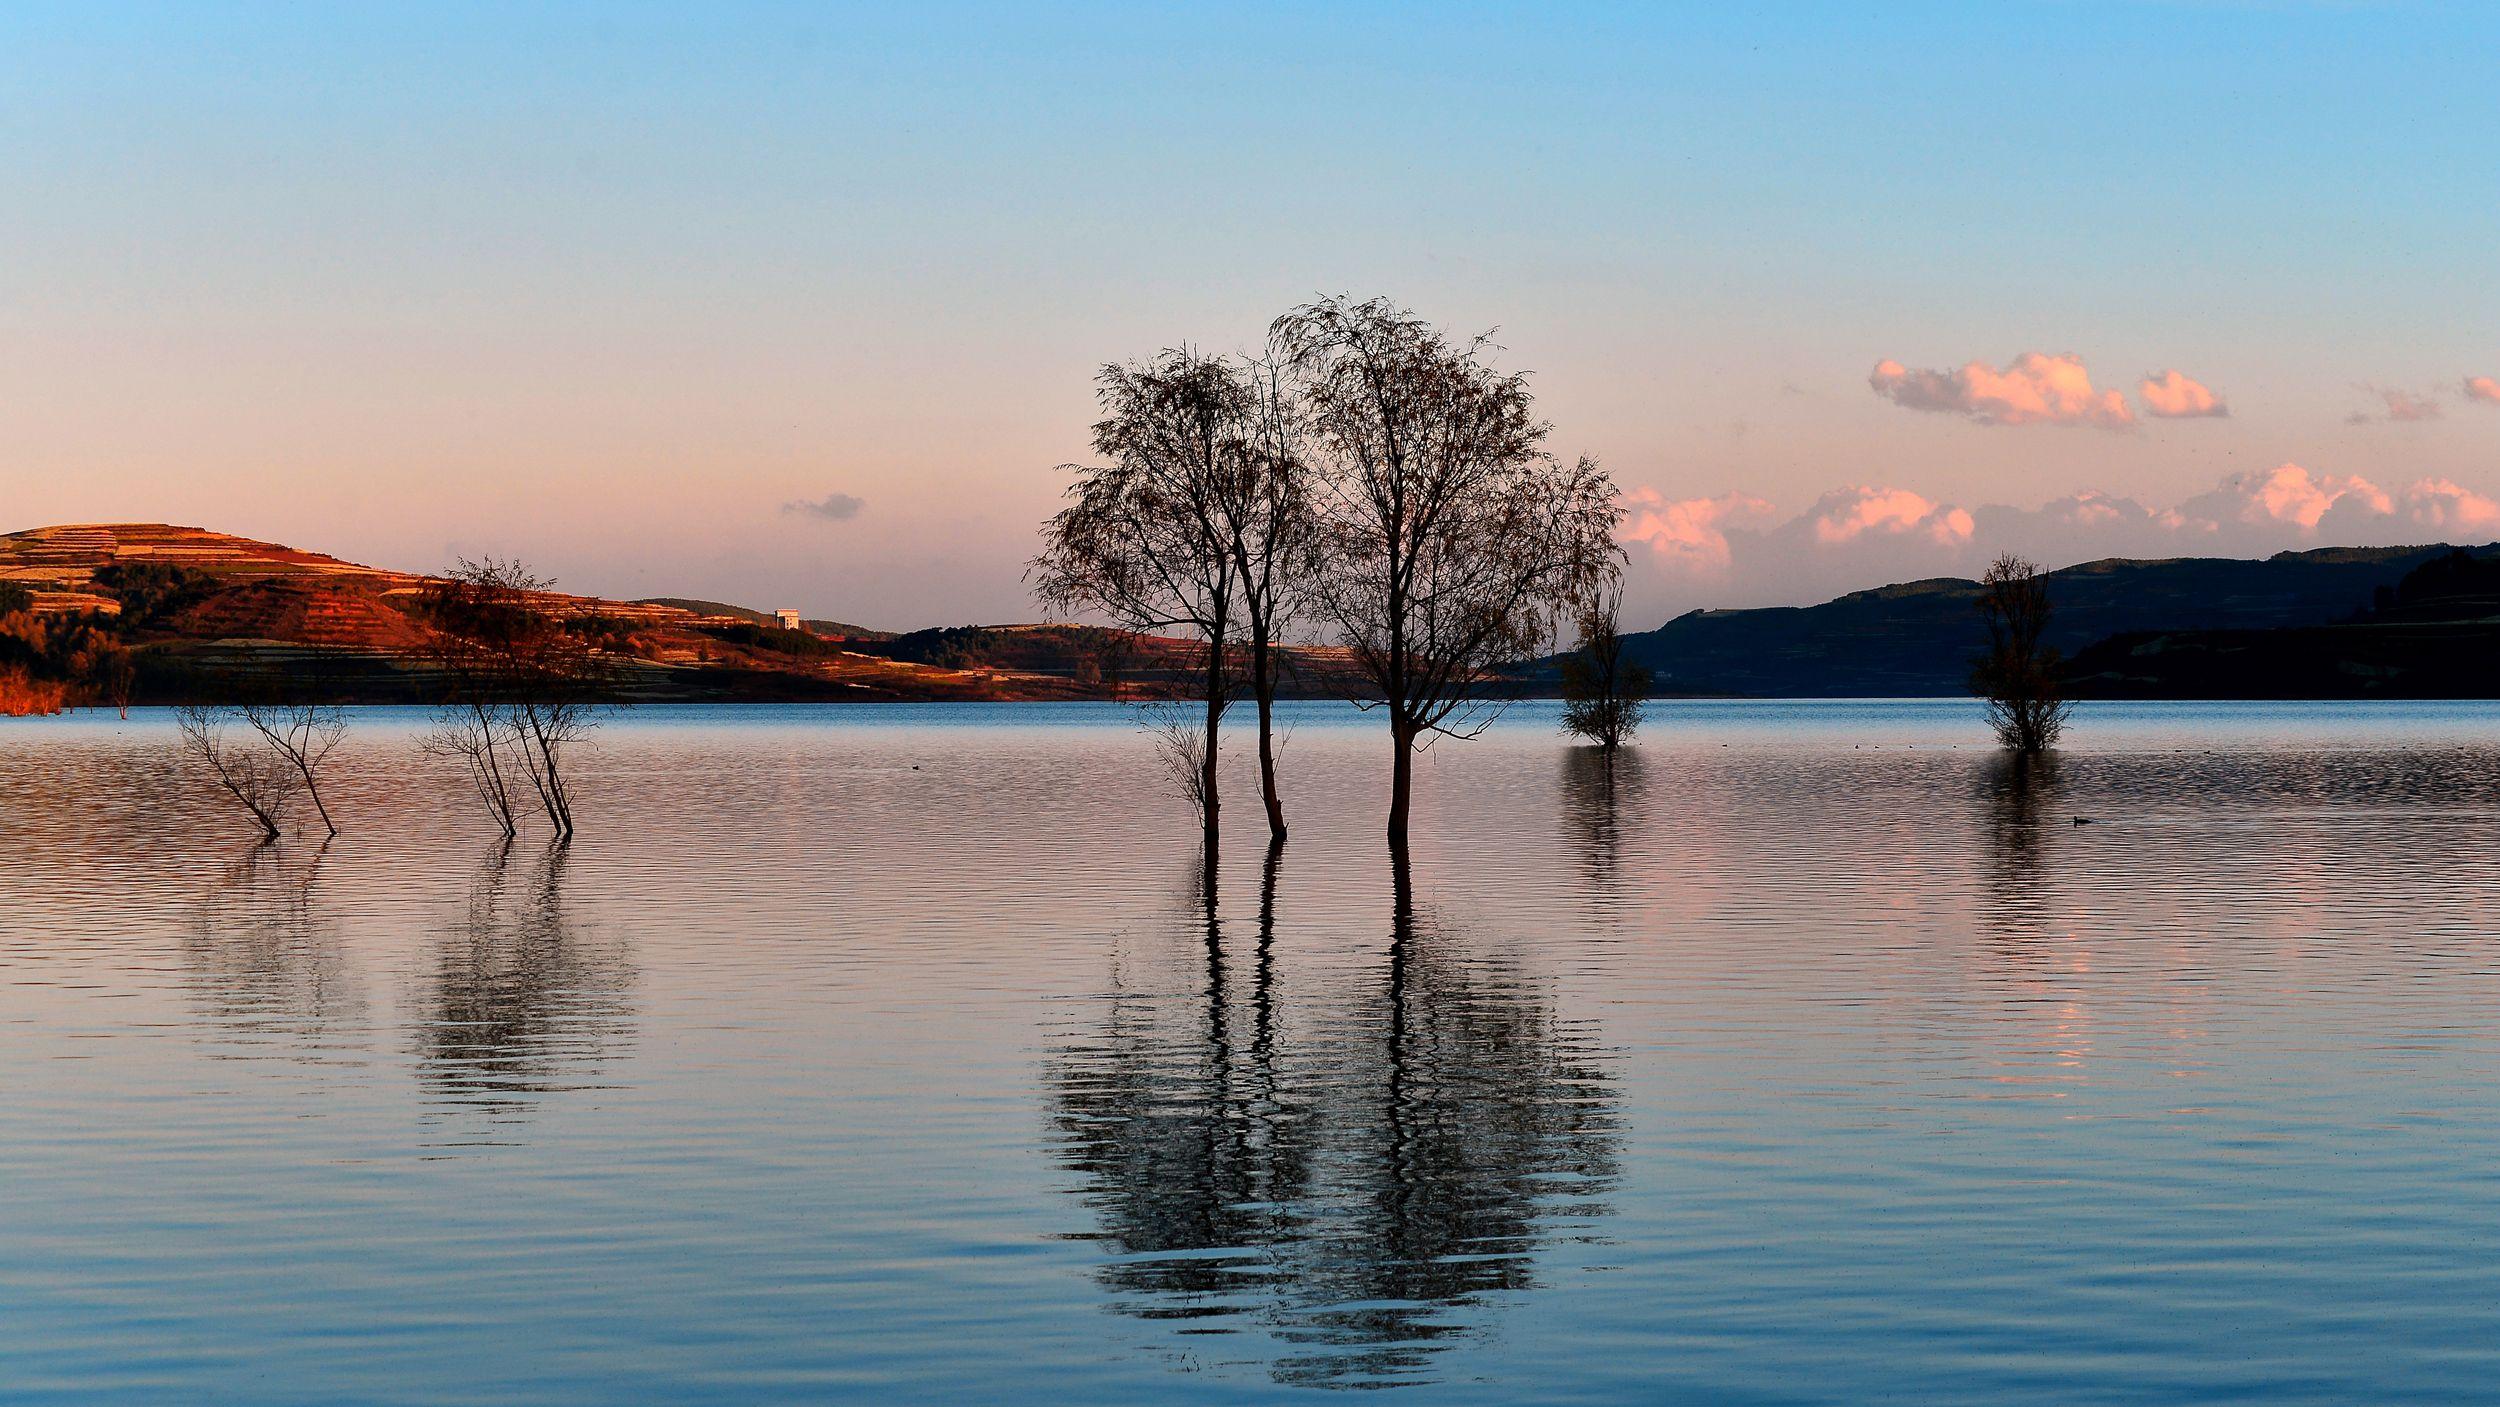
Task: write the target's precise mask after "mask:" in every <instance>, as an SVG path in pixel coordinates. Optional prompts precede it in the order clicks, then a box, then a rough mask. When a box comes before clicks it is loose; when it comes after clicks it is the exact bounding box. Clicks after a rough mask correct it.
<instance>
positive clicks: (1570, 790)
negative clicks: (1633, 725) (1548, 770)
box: [1562, 747, 1648, 908]
mask: <svg viewBox="0 0 2500 1407" xmlns="http://www.w3.org/2000/svg"><path fill="white" fill-rule="evenodd" d="M1562 759H1563V760H1562V769H1563V774H1562V809H1563V819H1564V822H1565V824H1566V826H1567V828H1568V829H1569V831H1570V834H1571V840H1572V843H1573V850H1574V851H1575V853H1576V854H1577V856H1578V858H1579V862H1580V873H1581V876H1582V878H1584V879H1586V880H1587V881H1588V889H1587V892H1588V896H1589V898H1590V899H1591V900H1592V901H1593V902H1595V903H1596V904H1598V905H1599V906H1600V907H1603V908H1612V907H1613V906H1614V904H1615V903H1616V902H1617V901H1618V899H1619V897H1620V885H1619V883H1618V881H1619V880H1620V879H1621V876H1622V870H1623V852H1624V840H1625V833H1626V831H1627V830H1628V829H1636V828H1637V827H1638V825H1639V823H1640V821H1641V819H1642V815H1643V812H1642V809H1641V801H1642V794H1643V792H1644V790H1645V789H1646V787H1647V785H1648V772H1647V770H1646V768H1647V765H1648V764H1647V763H1646V762H1644V761H1643V760H1642V758H1641V754H1640V750H1639V749H1637V748H1623V749H1620V750H1618V751H1616V752H1615V753H1613V754H1612V755H1609V754H1608V753H1607V752H1606V750H1605V749H1603V748H1595V747H1571V748H1565V749H1563V753H1562ZM1627 821H1628V822H1630V823H1631V824H1630V826H1627V825H1626V822H1627Z"/></svg>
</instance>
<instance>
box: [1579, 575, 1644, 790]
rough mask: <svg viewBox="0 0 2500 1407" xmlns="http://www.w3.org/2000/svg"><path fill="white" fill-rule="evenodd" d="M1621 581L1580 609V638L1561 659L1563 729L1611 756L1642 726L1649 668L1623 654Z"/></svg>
mask: <svg viewBox="0 0 2500 1407" xmlns="http://www.w3.org/2000/svg"><path fill="white" fill-rule="evenodd" d="M1622 603H1623V592H1622V589H1621V587H1620V586H1618V585H1615V584H1612V583H1610V584H1608V585H1607V586H1606V587H1605V588H1604V589H1603V590H1601V591H1600V592H1598V593H1597V594H1596V595H1594V596H1592V597H1591V598H1590V599H1589V600H1588V601H1587V602H1586V603H1585V604H1583V605H1582V606H1581V608H1580V639H1579V641H1578V643H1577V644H1575V645H1574V646H1573V647H1572V648H1571V650H1570V651H1569V653H1567V654H1565V655H1564V656H1563V657H1562V660H1561V662H1560V663H1561V669H1562V697H1563V724H1562V725H1563V730H1564V731H1565V732H1569V733H1575V734H1578V735H1579V736H1580V737H1583V738H1586V739H1588V740H1589V741H1590V742H1593V743H1595V744H1597V746H1598V747H1599V748H1600V749H1601V750H1603V751H1604V752H1605V754H1606V757H1607V760H1608V761H1610V762H1611V761H1612V760H1613V758H1614V755H1615V749H1617V748H1619V747H1621V746H1622V745H1623V744H1624V742H1625V741H1626V740H1627V739H1629V738H1630V737H1631V736H1632V734H1633V733H1634V731H1636V730H1637V729H1639V727H1640V726H1641V711H1642V701H1643V700H1645V699H1647V698H1648V697H1649V671H1648V670H1647V669H1644V668H1642V667H1641V666H1640V665H1637V664H1634V663H1633V662H1632V661H1631V660H1629V659H1627V658H1626V657H1625V656H1624V653H1623V632H1622V631H1621V630H1620V629H1618V628H1617V626H1616V621H1615V615H1616V610H1617V608H1618V607H1620V606H1621V605H1622Z"/></svg>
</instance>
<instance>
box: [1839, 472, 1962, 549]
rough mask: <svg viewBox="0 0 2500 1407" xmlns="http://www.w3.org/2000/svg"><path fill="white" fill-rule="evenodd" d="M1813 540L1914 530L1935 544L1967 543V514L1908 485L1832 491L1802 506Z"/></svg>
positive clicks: (1843, 538) (1846, 539) (1841, 539)
mask: <svg viewBox="0 0 2500 1407" xmlns="http://www.w3.org/2000/svg"><path fill="white" fill-rule="evenodd" d="M1805 521H1807V522H1809V523H1811V524H1812V525H1813V528H1814V540H1815V541H1817V542H1820V543H1825V544H1830V543H1839V542H1847V541H1849V540H1851V539H1853V538H1856V537H1860V536H1864V535H1889V536H1894V537H1899V536H1903V535H1906V534H1912V533H1915V534H1918V535H1920V536H1923V537H1927V538H1930V539H1933V540H1934V541H1936V542H1940V543H1956V542H1967V541H1969V540H1970V535H1971V516H1970V514H1968V513H1966V512H1963V511H1962V510H1961V509H1959V508H1955V507H1952V506H1951V505H1949V504H1941V503H1934V502H1930V501H1929V500H1928V499H1926V498H1924V497H1922V496H1920V495H1918V494H1915V493H1912V492H1910V491H1909V490H1908V489H1894V488H1874V487H1871V486H1863V485H1862V486H1860V487H1857V488H1849V489H1835V490H1833V491H1832V492H1830V493H1827V494H1825V495H1823V496H1822V497H1821V498H1820V499H1818V500H1816V501H1815V505H1814V506H1813V507H1812V508H1810V509H1807V510H1806V515H1805Z"/></svg>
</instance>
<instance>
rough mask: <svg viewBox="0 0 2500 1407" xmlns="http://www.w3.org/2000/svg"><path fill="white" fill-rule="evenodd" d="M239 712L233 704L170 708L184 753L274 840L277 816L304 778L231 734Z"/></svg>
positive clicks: (272, 755) (261, 748)
mask: <svg viewBox="0 0 2500 1407" xmlns="http://www.w3.org/2000/svg"><path fill="white" fill-rule="evenodd" d="M241 715H242V710H241V709H239V708H235V707H232V706H226V705H217V706H203V705H196V704H193V705H185V706H183V707H181V708H178V709H175V710H174V727H175V730H176V732H177V735H178V736H179V737H180V739H181V743H182V750H183V752H184V753H185V754H186V755H188V756H189V757H190V758H191V759H192V760H193V761H194V762H197V763H198V764H200V765H201V766H202V767H204V768H205V769H207V771H208V775H209V776H210V778H211V779H212V780H214V781H215V783H216V784H217V788H218V790H220V791H222V792H224V793H225V794H226V795H227V796H228V797H229V798H231V799H232V800H233V801H234V803H235V804H236V805H238V806H240V807H242V808H243V809H244V810H245V811H246V812H247V813H249V814H250V816H251V818H252V820H253V821H254V823H256V824H257V825H259V827H260V832H261V837H262V839H263V840H276V839H277V838H278V835H279V828H278V822H279V819H280V818H281V817H282V816H283V815H284V814H285V812H286V807H287V803H288V802H290V801H292V800H294V798H295V793H296V792H297V791H298V790H300V789H302V787H303V777H302V775H301V774H300V773H298V772H297V771H296V770H295V768H294V767H292V766H290V765H289V764H288V763H287V762H286V760H285V759H283V758H281V757H279V756H278V755H277V754H276V753H275V752H273V751H271V750H270V749H268V748H267V747H265V746H260V745H258V744H257V740H255V741H243V740H241V739H238V738H236V737H235V736H234V735H233V733H232V731H231V729H232V725H233V724H234V723H235V722H236V721H238V720H239V719H240V717H241ZM255 731H257V730H255Z"/></svg>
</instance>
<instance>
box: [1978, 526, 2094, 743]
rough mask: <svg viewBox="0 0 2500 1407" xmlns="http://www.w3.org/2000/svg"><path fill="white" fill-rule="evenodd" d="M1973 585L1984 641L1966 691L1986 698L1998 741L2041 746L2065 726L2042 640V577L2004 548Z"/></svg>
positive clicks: (2051, 654) (2054, 666) (2045, 590)
mask: <svg viewBox="0 0 2500 1407" xmlns="http://www.w3.org/2000/svg"><path fill="white" fill-rule="evenodd" d="M1979 586H1980V593H1979V615H1980V619H1981V620H1982V621H1983V622H1985V624H1986V625H1987V629H1988V645H1987V651H1986V653H1984V654H1982V655H1981V656H1980V657H1979V659H1978V661H1977V662H1976V663H1975V664H1974V665H1973V666H1972V668H1971V676H1970V688H1971V692H1972V693H1974V694H1977V695H1978V696H1979V697H1981V698H1983V699H1985V700H1987V702H1988V726H1989V727H1991V728H1993V729H1995V730H1996V735H1997V741H1998V742H2000V743H2002V744H2004V745H2005V747H2007V748H2008V749H2010V750H2011V751H2013V752H2016V753H2019V754H2023V755H2025V756H2028V755H2030V754H2033V753H2038V752H2043V751H2046V750H2047V749H2049V748H2051V747H2054V746H2056V744H2057V739H2058V737H2059V735H2060V734H2062V733H2064V732H2065V731H2066V715H2067V711H2068V709H2069V707H2070V706H2069V704H2068V703H2067V701H2066V698H2065V695H2064V693H2063V692H2062V691H2061V690H2060V688H2059V686H2058V678H2057V671H2058V665H2059V658H2058V653H2057V651H2056V649H2055V648H2053V647H2051V646H2050V645H2048V644H2046V643H2044V641H2043V637H2044V636H2045V635H2046V634H2047V632H2048V627H2049V587H2048V578H2047V577H2046V575H2045V574H2043V573H2042V572H2041V570H2040V568H2039V566H2038V565H2037V564H2035V563H2032V562H2030V561H2026V560H2025V559H2023V558H2021V557H2017V556H2015V555H2013V554H2012V553H2007V554H2005V555H2004V556H2001V557H1999V558H1997V559H1996V561H1994V562H1992V563H1990V564H1989V566H1988V572H1987V575H1985V576H1983V577H1981V578H1980V581H1979Z"/></svg>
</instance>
